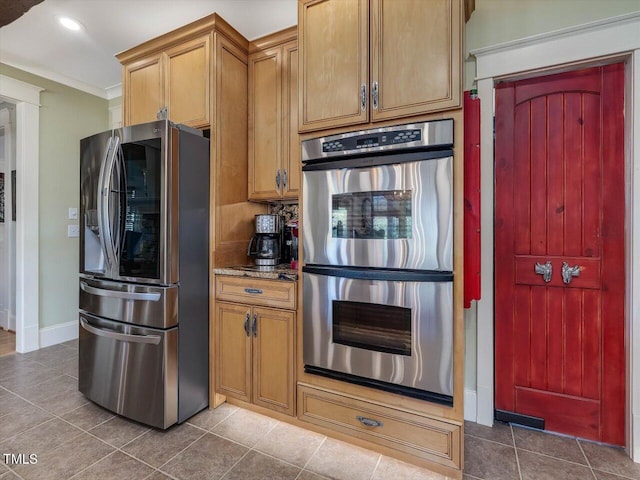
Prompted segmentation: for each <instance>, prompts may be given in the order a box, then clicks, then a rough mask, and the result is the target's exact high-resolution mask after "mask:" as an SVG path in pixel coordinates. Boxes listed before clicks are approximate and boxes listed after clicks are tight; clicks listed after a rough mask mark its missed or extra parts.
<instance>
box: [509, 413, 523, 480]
mask: <svg viewBox="0 0 640 480" xmlns="http://www.w3.org/2000/svg"><path fill="white" fill-rule="evenodd" d="M509 430H510V431H511V442H512V443H513V451H514V453H515V454H516V467H517V468H518V478H519V479H520V480H522V469H521V468H520V457H519V456H518V447H517V445H516V436H515V435H514V433H513V425H512V424H511V423H510V424H509Z"/></svg>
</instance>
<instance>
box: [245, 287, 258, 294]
mask: <svg viewBox="0 0 640 480" xmlns="http://www.w3.org/2000/svg"><path fill="white" fill-rule="evenodd" d="M244 292H245V293H249V294H251V295H262V290H261V289H259V288H245V289H244Z"/></svg>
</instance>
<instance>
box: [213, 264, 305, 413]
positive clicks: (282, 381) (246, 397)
mask: <svg viewBox="0 0 640 480" xmlns="http://www.w3.org/2000/svg"><path fill="white" fill-rule="evenodd" d="M216 298H217V300H218V301H217V302H216V308H215V338H216V342H215V350H216V351H215V355H216V361H215V364H216V375H215V377H216V393H218V394H222V395H226V396H228V397H233V398H238V399H240V400H243V401H245V402H249V403H253V404H256V405H260V406H262V407H265V408H269V409H271V410H275V411H278V412H281V413H286V414H288V415H294V413H295V403H294V401H295V400H294V392H295V377H294V364H295V360H294V341H295V337H294V332H295V318H296V314H295V311H294V310H288V309H284V308H273V307H268V306H262V305H276V306H280V305H286V304H287V303H288V302H289V299H290V300H291V301H292V302H294V303H291V304H289V305H287V306H291V305H293V307H292V308H295V284H293V283H292V282H282V281H277V280H261V279H247V278H243V277H226V276H218V277H216ZM220 299H233V300H236V302H229V301H226V300H224V301H220ZM238 302H242V303H238Z"/></svg>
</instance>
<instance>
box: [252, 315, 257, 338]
mask: <svg viewBox="0 0 640 480" xmlns="http://www.w3.org/2000/svg"><path fill="white" fill-rule="evenodd" d="M251 331H252V332H253V336H254V337H257V336H258V314H257V313H254V314H253V324H252V325H251Z"/></svg>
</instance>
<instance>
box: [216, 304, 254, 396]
mask: <svg viewBox="0 0 640 480" xmlns="http://www.w3.org/2000/svg"><path fill="white" fill-rule="evenodd" d="M248 315H249V307H247V306H246V305H236V304H233V303H226V302H218V303H217V305H216V317H215V318H216V350H217V351H216V352H215V354H216V359H217V361H216V370H217V371H216V391H217V392H218V393H221V394H223V395H230V396H232V397H236V398H239V399H241V400H245V401H247V402H249V401H251V337H249V336H247V334H246V332H245V329H244V325H245V322H246V321H247V316H248Z"/></svg>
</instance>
